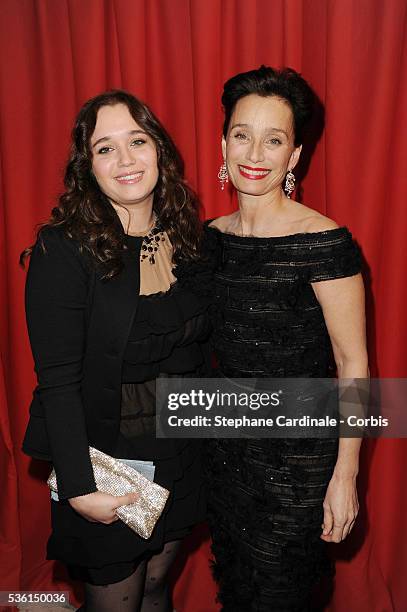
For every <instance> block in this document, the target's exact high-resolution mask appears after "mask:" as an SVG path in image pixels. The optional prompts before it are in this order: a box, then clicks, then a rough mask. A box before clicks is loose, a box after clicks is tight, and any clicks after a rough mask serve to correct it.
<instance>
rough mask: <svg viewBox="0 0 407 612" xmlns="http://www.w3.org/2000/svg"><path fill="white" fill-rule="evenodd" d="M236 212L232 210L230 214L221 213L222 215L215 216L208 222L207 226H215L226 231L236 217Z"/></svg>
mask: <svg viewBox="0 0 407 612" xmlns="http://www.w3.org/2000/svg"><path fill="white" fill-rule="evenodd" d="M237 215H238V212H237V211H236V212H233V213H231V214H230V215H223V216H222V217H217V218H216V219H213V221H211V222H210V224H209V227H216V229H218V230H219V231H221V232H228V231H229V230H230V227H231V226H232V225H233V224H234V223H235V222H236V217H237Z"/></svg>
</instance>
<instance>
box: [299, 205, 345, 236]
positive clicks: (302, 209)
mask: <svg viewBox="0 0 407 612" xmlns="http://www.w3.org/2000/svg"><path fill="white" fill-rule="evenodd" d="M295 204H296V211H295V212H296V216H297V223H298V225H299V226H300V229H299V231H300V232H302V233H305V234H308V233H314V232H325V231H327V230H332V229H337V228H338V227H339V225H338V224H337V223H336V222H335V221H334V220H333V219H330V218H329V217H326V216H325V215H322V214H321V213H319V212H318V211H316V210H314V209H312V208H310V207H309V206H305V204H300V203H299V202H296V203H295Z"/></svg>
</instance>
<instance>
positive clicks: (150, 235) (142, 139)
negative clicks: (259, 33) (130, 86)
mask: <svg viewBox="0 0 407 612" xmlns="http://www.w3.org/2000/svg"><path fill="white" fill-rule="evenodd" d="M65 186H66V191H65V193H64V194H63V195H62V196H61V198H60V201H59V204H58V206H57V207H56V208H54V209H53V211H52V216H51V219H50V221H49V222H48V223H46V224H45V225H43V226H42V227H41V228H40V231H39V232H38V237H37V242H36V244H35V245H34V247H33V248H32V249H27V250H26V251H25V253H24V254H23V258H24V256H26V255H28V254H31V260H30V267H29V272H28V278H27V293H26V296H27V302H26V309H27V320H28V329H29V335H30V341H31V346H32V350H33V355H34V359H35V369H36V372H37V375H38V387H37V389H36V391H35V393H34V400H33V402H32V405H31V409H30V413H31V417H30V422H29V425H28V429H27V433H26V437H25V441H24V450H25V452H26V453H28V454H29V455H32V456H34V457H39V458H43V459H49V460H51V461H52V463H53V465H54V468H55V471H56V475H57V481H58V493H59V500H58V501H57V500H52V502H51V504H52V535H51V537H50V540H49V542H48V558H49V559H60V560H62V561H64V562H65V563H66V564H67V565H68V568H69V571H70V574H71V576H72V577H73V578H76V579H80V580H83V581H84V582H85V585H86V589H85V592H86V607H85V608H84V609H86V610H87V611H88V612H103V611H106V612H112V610H121V611H122V612H125V611H126V610H128V611H131V612H134V611H135V610H139V609H141V607H142V610H143V612H148V611H149V610H154V611H155V612H164V611H167V610H172V606H171V604H170V601H169V597H168V593H167V589H166V580H165V579H166V574H167V571H168V569H169V566H170V565H171V563H172V561H173V559H174V557H175V555H176V553H177V550H178V547H179V543H180V540H181V538H183V536H184V535H185V534H186V533H188V531H189V529H190V527H191V526H192V525H193V524H194V523H196V522H198V521H199V520H201V519H202V518H203V516H204V503H203V496H202V487H201V470H200V449H199V445H198V444H196V443H190V442H188V441H185V440H157V439H156V438H155V379H156V378H157V377H158V376H171V375H177V376H189V375H198V376H199V375H201V374H202V373H204V372H205V362H206V360H205V356H206V352H205V350H204V349H205V340H206V335H207V331H208V322H207V317H206V312H205V310H206V307H205V300H203V299H202V298H197V297H196V295H195V293H194V291H193V285H194V279H192V280H191V279H190V278H189V277H188V272H187V271H188V270H190V271H193V269H194V265H195V264H194V262H195V261H196V260H197V258H198V252H199V244H200V232H201V227H200V223H199V219H198V216H197V211H196V198H195V196H194V194H193V193H192V192H191V190H190V189H189V188H188V186H187V185H186V183H185V182H184V180H183V174H182V163H181V160H180V157H179V154H178V152H177V150H176V148H175V145H174V144H173V142H172V140H171V139H170V137H169V135H168V134H167V133H166V131H165V129H164V128H163V126H162V125H161V124H160V123H159V121H158V120H157V119H156V117H155V116H154V115H153V114H152V112H151V111H150V110H149V108H148V107H147V106H146V105H145V104H143V103H142V102H140V101H139V100H137V99H136V98H135V97H133V96H132V95H130V94H128V93H126V92H123V91H113V92H108V93H105V94H101V95H99V96H97V97H95V98H93V99H92V100H89V101H88V102H87V103H86V104H85V105H84V106H83V108H82V109H81V111H80V112H79V115H78V117H77V120H76V123H75V127H74V130H73V142H72V152H71V156H70V159H69V162H68V165H67V168H66V174H65ZM174 274H176V275H177V278H176V277H175V275H174ZM198 282H199V281H198ZM89 445H91V446H93V447H96V448H97V449H99V450H102V451H104V452H105V453H108V454H110V455H112V456H114V457H116V458H122V459H139V460H145V461H150V462H153V463H154V469H155V476H154V480H155V482H157V483H159V484H161V485H163V486H164V487H166V488H167V489H169V490H170V493H171V494H170V497H169V500H168V502H167V505H166V507H165V509H164V513H163V515H162V516H161V518H160V519H159V521H158V523H157V525H156V527H155V529H154V531H153V534H152V536H151V537H150V539H148V540H143V539H142V538H141V537H139V536H138V535H136V534H135V533H134V532H133V531H131V530H130V529H129V527H127V526H126V525H125V524H124V523H122V522H121V521H119V520H117V516H116V512H115V511H116V508H117V507H119V506H121V505H125V504H129V503H131V502H132V501H134V495H133V494H128V495H124V496H122V497H114V496H112V495H108V494H105V493H102V492H100V491H97V489H96V485H95V479H94V474H93V470H92V466H91V462H90V458H89V449H88V447H89Z"/></svg>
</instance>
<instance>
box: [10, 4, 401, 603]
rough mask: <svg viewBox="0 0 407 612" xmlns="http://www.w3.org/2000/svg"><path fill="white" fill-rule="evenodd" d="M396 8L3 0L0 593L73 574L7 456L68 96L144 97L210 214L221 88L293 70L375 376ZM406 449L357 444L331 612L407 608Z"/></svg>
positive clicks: (393, 316) (389, 220)
mask: <svg viewBox="0 0 407 612" xmlns="http://www.w3.org/2000/svg"><path fill="white" fill-rule="evenodd" d="M406 15H407V4H406V2H405V0H386V1H385V2H384V1H382V0H223V1H222V0H86V1H83V0H2V1H1V3H0V58H1V60H0V61H1V75H0V155H1V166H0V172H1V174H0V180H1V189H0V195H1V197H2V199H3V203H4V206H3V207H2V213H1V216H0V224H1V242H0V253H1V260H2V271H3V273H2V274H1V276H0V291H1V304H2V313H1V319H0V326H1V328H0V329H1V355H2V359H3V366H4V368H3V371H4V380H5V382H4V385H0V392H1V394H2V396H3V397H4V407H3V408H2V411H1V413H0V428H1V436H0V445H1V454H0V471H1V478H2V480H1V489H2V504H1V505H0V524H1V530H2V535H1V538H0V549H1V560H2V561H1V574H2V576H1V585H0V590H2V589H6V588H7V589H16V588H27V589H28V588H30V589H50V588H52V587H54V586H57V587H58V588H62V587H64V586H66V584H67V583H66V581H65V578H64V577H63V574H62V573H61V569H60V567H59V566H54V564H53V563H50V562H46V561H45V560H44V548H45V542H46V539H47V535H48V531H49V511H48V494H47V490H46V486H45V484H44V480H43V477H44V466H42V465H41V464H40V463H39V462H30V461H29V460H28V458H27V457H25V456H23V455H22V454H21V452H20V450H19V449H20V445H21V440H22V436H23V432H24V428H25V424H26V420H27V407H28V404H29V401H30V396H31V390H32V387H33V385H34V375H33V370H32V360H31V355H30V350H29V345H28V339H27V334H26V329H25V322H24V304H23V288H24V278H25V274H24V272H23V271H21V270H20V269H19V268H18V266H17V260H18V255H19V253H20V251H21V250H22V249H23V247H24V246H26V245H27V244H30V243H31V241H32V239H33V236H34V233H33V228H34V226H35V224H36V223H38V222H40V221H42V220H44V219H45V218H46V217H47V215H48V213H49V210H50V207H51V206H52V205H53V203H54V202H55V198H56V196H57V194H58V193H59V192H60V190H61V178H62V172H63V167H64V162H65V160H66V157H67V148H68V142H69V131H70V128H71V125H72V121H73V118H74V115H75V113H76V111H77V110H78V109H79V107H80V105H81V104H82V103H83V102H84V101H85V100H86V99H87V98H89V97H90V96H93V95H95V94H97V93H99V92H100V91H102V90H105V89H108V88H112V87H122V88H125V89H128V90H130V91H131V92H134V93H135V94H136V95H138V96H140V97H141V98H143V99H144V100H146V101H147V102H148V103H149V104H150V105H151V106H152V108H153V109H154V110H155V111H156V113H157V114H158V116H159V117H160V118H161V119H162V121H163V122H164V124H165V125H166V126H167V127H168V129H169V131H170V132H171V133H172V135H173V136H174V138H175V140H176V142H177V144H178V145H179V148H180V149H181V151H182V153H183V155H184V158H185V162H186V171H187V176H188V178H189V180H190V182H191V184H192V185H193V186H195V187H196V188H197V189H198V191H199V194H200V196H201V198H202V202H203V206H204V215H205V216H206V217H213V216H217V215H219V214H221V213H225V212H228V211H230V210H231V209H232V206H233V202H232V200H231V196H230V193H228V192H227V191H226V192H225V193H222V192H220V190H219V187H218V185H217V180H216V174H217V170H218V167H219V164H220V161H221V153H220V147H219V140H220V130H221V121H222V114H221V107H220V94H221V88H222V83H223V82H224V80H225V79H226V78H228V77H230V76H231V75H233V74H234V73H236V72H238V71H242V70H247V69H251V68H253V67H256V66H258V65H259V64H261V63H265V64H269V65H275V66H280V65H288V66H292V67H293V68H295V69H297V70H300V71H301V72H302V73H303V75H304V76H305V77H306V78H307V79H308V80H309V81H310V82H311V84H312V85H313V87H314V88H315V90H316V92H317V93H318V95H319V97H320V98H321V100H322V102H323V104H324V105H325V109H326V129H325V132H324V134H323V136H322V138H321V139H320V141H319V143H318V145H317V147H316V150H315V152H314V155H313V158H312V160H311V164H310V168H309V171H308V173H307V175H306V177H305V179H304V181H303V201H304V202H305V203H307V204H309V205H311V206H314V207H315V208H316V209H318V210H319V211H321V212H323V213H325V214H327V215H328V216H330V217H333V218H334V219H335V220H336V221H337V222H339V223H340V224H344V225H347V226H348V227H349V228H350V229H351V231H352V232H353V234H354V235H355V237H356V238H357V240H358V241H359V244H360V245H361V247H362V249H363V253H364V256H365V258H366V262H367V264H366V271H365V278H366V284H367V294H368V315H369V348H370V355H371V366H372V372H373V374H375V375H377V374H380V375H381V376H384V377H402V376H406V372H407V356H406V351H405V347H406V344H407V321H406V318H405V317H404V316H403V315H404V308H405V303H406V298H407V290H406V284H405V278H404V263H405V261H406V256H405V250H404V249H405V230H406V226H407V224H406V222H407V208H406V206H405V201H404V197H405V195H406V191H407V190H406V187H407V185H406V176H407V172H406V166H405V155H403V153H404V147H405V142H406V132H405V129H406V127H405V126H406V125H407V79H406V75H407V54H406V51H407V45H406V39H405V32H406ZM406 459H407V444H406V442H405V440H387V441H386V440H384V441H382V440H381V441H378V442H377V443H374V442H368V443H365V445H364V449H363V454H362V470H361V476H360V495H361V499H362V511H361V518H360V520H359V523H358V527H357V528H355V530H354V532H353V534H352V537H350V538H349V539H348V541H347V542H345V543H344V544H341V545H339V546H335V547H333V548H332V550H333V554H334V555H335V556H336V557H337V558H338V563H337V578H336V588H335V591H334V594H333V597H332V599H331V602H330V604H329V606H328V608H327V609H328V610H329V611H330V612H342V611H345V610H347V611H350V612H356V610H357V611H358V612H360V611H363V612H372V611H374V612H390V611H393V610H394V611H397V612H403V611H405V610H407V581H406V580H405V578H404V576H405V572H406V570H407V536H406V535H405V534H406V529H405V524H404V522H403V520H404V517H405V514H406V510H407V493H406V487H405V478H404V466H405V465H406ZM189 546H190V548H192V549H193V550H194V552H193V554H192V555H191V556H189V558H188V560H187V561H186V563H185V564H184V565H183V567H182V565H181V567H180V568H179V569H178V575H177V576H176V578H177V581H176V585H175V605H176V608H177V610H178V612H212V611H215V610H216V609H217V607H216V604H215V603H214V596H215V587H214V585H213V583H212V580H211V578H210V573H209V570H208V554H209V544H208V541H207V540H206V539H205V533H204V532H202V530H201V531H198V532H196V533H195V534H194V536H193V538H192V539H191V541H190V542H189ZM75 592H76V591H75ZM76 594H77V596H80V595H79V593H78V592H76Z"/></svg>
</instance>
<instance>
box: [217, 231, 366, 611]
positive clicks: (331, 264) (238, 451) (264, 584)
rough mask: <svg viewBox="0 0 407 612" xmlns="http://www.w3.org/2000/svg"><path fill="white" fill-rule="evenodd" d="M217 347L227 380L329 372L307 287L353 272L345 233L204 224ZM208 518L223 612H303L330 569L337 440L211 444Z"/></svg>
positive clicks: (320, 322)
mask: <svg viewBox="0 0 407 612" xmlns="http://www.w3.org/2000/svg"><path fill="white" fill-rule="evenodd" d="M206 234H207V240H206V245H207V250H208V253H209V256H210V262H211V266H212V270H213V274H214V281H213V282H214V296H215V298H214V299H215V303H214V307H213V323H214V328H215V331H214V345H215V350H216V354H217V359H218V365H219V371H220V374H221V375H223V376H227V377H231V378H233V377H301V378H307V377H316V378H319V377H327V376H333V375H334V373H335V367H334V361H333V357H332V349H331V344H330V340H329V336H328V332H327V328H326V325H325V322H324V317H323V314H322V310H321V307H320V305H319V303H318V301H317V299H316V297H315V294H314V291H313V289H312V286H311V283H312V282H318V281H323V280H328V279H335V278H340V277H346V276H352V275H354V274H357V273H358V272H360V267H361V265H360V255H359V251H358V248H357V247H356V245H355V244H354V242H353V241H352V237H351V234H350V233H349V231H348V230H347V229H346V228H338V229H334V230H329V231H325V232H318V233H310V234H294V235H290V236H284V237H274V238H273V237H272V238H256V237H238V236H235V235H232V234H225V233H222V232H220V231H219V230H217V229H216V228H211V227H207V230H206ZM208 446H209V453H208V478H209V482H210V499H209V521H210V526H211V531H212V539H213V553H214V556H215V564H214V575H215V578H216V579H217V581H218V582H219V601H220V602H221V603H222V604H223V608H222V609H223V610H224V611H225V612H226V611H227V612H249V611H255V610H256V611H261V612H280V611H283V610H284V611H288V610H289V611H291V612H294V611H296V612H297V611H303V610H308V605H309V598H310V593H311V591H312V587H313V586H314V584H315V583H316V582H317V580H318V578H319V577H320V576H322V575H323V574H326V573H329V572H332V567H331V565H330V563H329V561H328V559H327V557H326V554H325V543H324V542H323V541H322V540H321V539H320V535H321V524H322V520H323V509H322V503H323V500H324V496H325V492H326V488H327V485H328V483H329V480H330V477H331V475H332V472H333V468H334V465H335V462H336V457H337V440H336V439H332V438H331V439H262V440H242V439H239V440H236V439H223V440H222V439H219V440H215V441H211V442H209V443H208Z"/></svg>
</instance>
